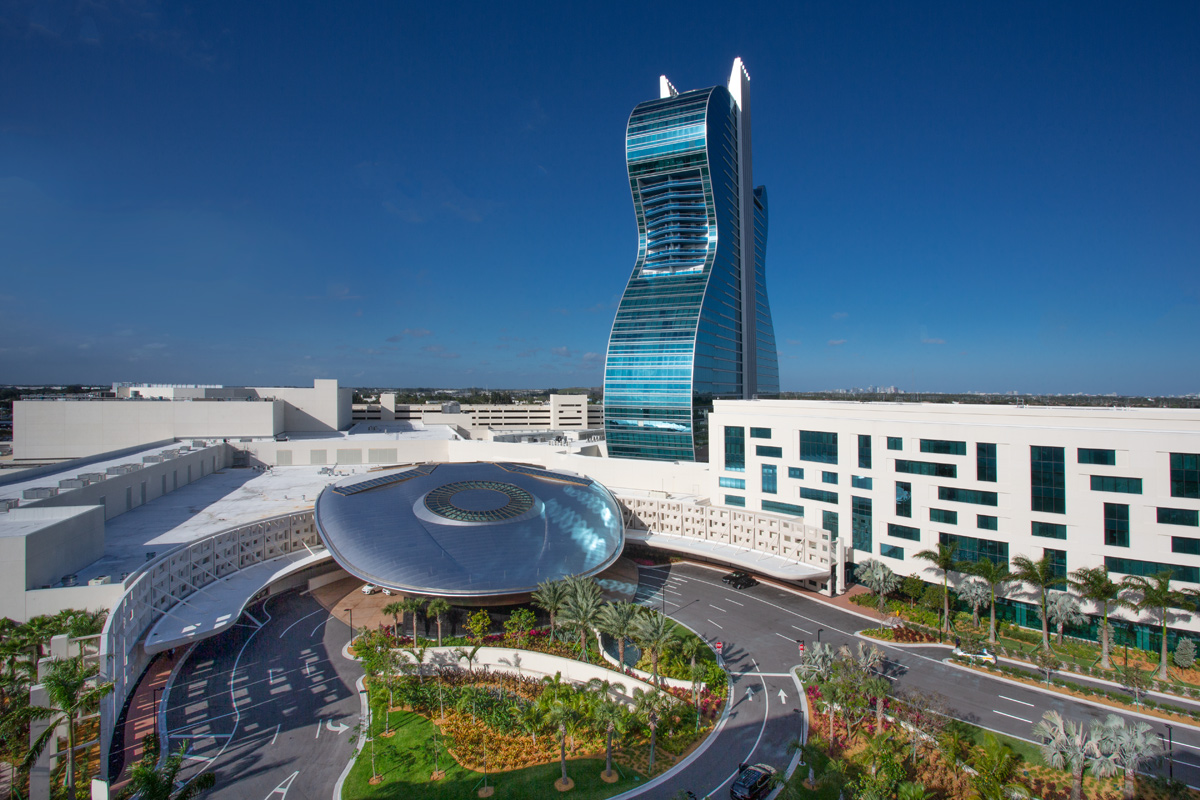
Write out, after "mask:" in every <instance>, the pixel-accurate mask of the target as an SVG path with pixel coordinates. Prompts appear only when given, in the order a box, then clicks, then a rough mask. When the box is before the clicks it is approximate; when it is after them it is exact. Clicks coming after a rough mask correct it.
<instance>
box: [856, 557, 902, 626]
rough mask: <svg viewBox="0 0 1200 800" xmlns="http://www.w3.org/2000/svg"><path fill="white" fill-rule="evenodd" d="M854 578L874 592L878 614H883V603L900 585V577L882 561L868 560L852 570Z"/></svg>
mask: <svg viewBox="0 0 1200 800" xmlns="http://www.w3.org/2000/svg"><path fill="white" fill-rule="evenodd" d="M854 577H856V578H857V579H858V580H859V581H860V582H861V583H862V584H863V585H864V586H866V587H867V588H868V589H870V590H871V591H873V592H875V604H876V607H877V608H878V610H879V613H880V614H883V609H884V603H885V602H886V601H887V596H888V594H889V593H890V592H894V591H896V587H897V586H899V585H900V577H899V576H898V575H896V573H894V572H892V570H891V568H890V567H888V565H887V564H884V563H883V562H882V561H879V560H878V559H874V558H868V559H867V560H866V561H864V562H863V563H861V564H859V565H858V569H856V570H854Z"/></svg>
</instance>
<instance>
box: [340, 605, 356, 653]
mask: <svg viewBox="0 0 1200 800" xmlns="http://www.w3.org/2000/svg"><path fill="white" fill-rule="evenodd" d="M342 611H345V612H346V613H347V614H349V615H350V644H354V609H353V608H343V609H342Z"/></svg>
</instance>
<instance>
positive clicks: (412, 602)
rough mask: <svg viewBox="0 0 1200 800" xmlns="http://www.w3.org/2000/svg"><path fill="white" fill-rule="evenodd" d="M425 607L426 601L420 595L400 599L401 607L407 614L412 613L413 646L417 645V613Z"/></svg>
mask: <svg viewBox="0 0 1200 800" xmlns="http://www.w3.org/2000/svg"><path fill="white" fill-rule="evenodd" d="M424 607H425V601H424V600H422V599H421V598H419V597H406V598H404V599H403V600H401V601H400V608H402V609H403V610H404V613H406V614H412V623H413V647H416V645H417V614H419V613H420V612H421V609H422V608H424Z"/></svg>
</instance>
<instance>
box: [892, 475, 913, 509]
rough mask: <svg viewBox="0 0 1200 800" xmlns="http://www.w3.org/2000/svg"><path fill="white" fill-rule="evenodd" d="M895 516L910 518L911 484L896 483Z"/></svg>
mask: <svg viewBox="0 0 1200 800" xmlns="http://www.w3.org/2000/svg"><path fill="white" fill-rule="evenodd" d="M896 516H897V517H911V516H912V484H911V483H904V482H903V481H896Z"/></svg>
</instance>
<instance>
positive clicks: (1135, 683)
mask: <svg viewBox="0 0 1200 800" xmlns="http://www.w3.org/2000/svg"><path fill="white" fill-rule="evenodd" d="M1117 677H1118V678H1120V680H1121V685H1122V686H1123V687H1125V688H1126V689H1128V690H1129V691H1130V692H1131V693H1132V694H1133V702H1134V703H1136V704H1137V705H1139V706H1140V705H1141V704H1142V694H1143V693H1145V691H1146V690H1147V689H1149V688H1150V684H1151V683H1152V682H1153V678H1152V677H1151V673H1150V671H1148V670H1144V669H1140V668H1139V667H1138V666H1137V665H1136V664H1126V665H1125V666H1123V667H1117Z"/></svg>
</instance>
